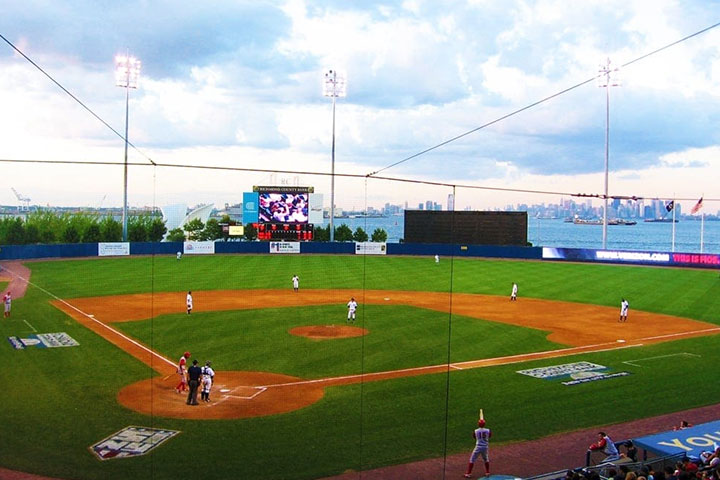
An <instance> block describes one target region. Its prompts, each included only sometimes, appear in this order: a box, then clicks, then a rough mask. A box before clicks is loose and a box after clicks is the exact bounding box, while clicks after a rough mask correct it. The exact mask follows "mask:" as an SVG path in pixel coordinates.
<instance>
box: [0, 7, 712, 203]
mask: <svg viewBox="0 0 720 480" xmlns="http://www.w3.org/2000/svg"><path fill="white" fill-rule="evenodd" d="M718 7H720V2H717V1H707V0H699V1H670V0H658V1H649V0H630V1H628V0H624V1H619V0H618V1H613V0H610V1H579V2H567V1H562V0H538V1H522V0H509V1H502V2H500V1H492V0H473V1H471V0H468V1H446V2H436V1H430V0H428V1H421V0H415V1H412V0H408V1H398V2H386V1H363V2H331V1H302V0H288V1H218V2H212V3H211V4H208V3H206V2H200V3H198V2H196V3H192V2H191V3H187V2H181V3H178V2H169V1H154V2H148V1H134V0H130V1H128V2H120V3H118V2H105V1H99V2H98V1H84V2H83V1H74V0H69V1H66V2H41V1H36V0H28V1H25V2H18V1H12V2H10V5H8V6H6V7H4V12H3V15H2V18H0V33H1V34H2V35H3V36H4V37H6V38H7V39H8V40H9V41H10V42H12V43H13V44H15V45H16V46H17V47H18V48H19V49H21V50H22V51H23V52H24V53H25V54H26V55H28V56H29V57H30V58H32V59H33V61H35V62H36V63H37V64H38V65H40V66H41V67H42V68H43V69H45V70H46V71H47V72H48V73H49V74H51V75H52V76H53V77H54V78H55V79H56V80H57V81H58V82H59V83H61V84H62V85H63V86H64V87H65V88H67V89H68V90H69V91H71V92H72V93H73V94H74V95H76V96H77V97H78V98H80V99H81V100H82V101H83V102H84V103H85V104H86V105H88V106H89V107H90V108H91V109H93V111H95V112H96V113H97V114H98V115H99V116H101V117H102V118H103V119H104V120H105V121H107V122H108V123H109V124H110V125H112V126H113V127H114V128H115V129H116V130H118V131H121V132H122V131H123V130H124V120H125V118H124V113H125V109H124V106H125V105H124V102H125V97H124V94H123V91H122V90H121V89H119V88H117V87H115V86H114V79H113V58H114V56H115V55H116V54H117V53H123V52H125V51H129V52H130V53H131V54H132V55H135V56H137V57H138V58H139V59H141V61H142V76H141V83H140V88H138V89H137V90H133V91H131V93H130V134H129V137H130V141H131V142H133V143H134V144H135V145H136V146H137V147H138V148H139V149H140V150H141V151H142V152H143V154H145V155H148V156H150V157H151V158H153V159H154V160H155V161H157V162H161V163H172V164H193V165H211V166H223V167H241V168H251V169H252V168H263V169H264V168H269V169H279V170H299V171H306V172H328V171H329V168H330V167H329V163H330V144H331V106H330V101H329V99H328V98H325V97H323V96H322V94H321V78H322V73H323V71H324V69H325V68H328V67H331V68H336V69H340V70H343V71H345V72H347V77H348V95H347V97H346V98H342V99H338V102H337V108H336V114H337V123H336V139H337V148H336V164H335V167H336V172H339V173H350V174H360V175H364V174H367V173H370V172H373V171H376V170H378V169H382V168H384V167H386V166H388V165H391V164H393V163H395V162H398V161H399V160H402V159H404V158H407V157H409V156H411V155H413V154H415V153H418V152H420V151H422V150H424V149H426V148H428V147H431V146H433V145H436V144H438V143H440V142H443V141H445V140H447V139H449V138H452V137H454V136H456V135H459V134H462V133H464V132H467V131H469V130H472V129H474V128H476V127H478V126H480V125H483V124H485V123H487V122H490V121H492V120H495V119H497V118H499V117H501V116H503V115H506V114H507V113H510V112H512V111H514V110H517V109H519V108H522V107H525V106H526V105H529V104H531V103H533V102H535V101H537V100H539V99H542V98H544V97H547V96H549V95H552V94H555V93H557V92H559V91H561V90H563V89H565V88H567V87H570V86H572V85H575V84H577V83H580V82H582V81H584V80H587V79H589V78H592V77H593V76H595V75H597V71H598V66H599V64H600V62H601V61H603V60H604V59H606V58H610V59H611V60H612V62H613V64H616V65H622V64H624V63H626V62H628V61H630V60H633V59H635V58H637V57H639V56H641V55H644V54H646V53H648V52H650V51H653V50H655V49H657V48H659V47H662V46H664V45H666V44H669V43H671V42H673V41H676V40H678V39H680V38H682V37H684V36H686V35H689V34H692V33H694V32H696V31H698V30H701V29H703V28H706V27H708V26H710V25H712V24H714V23H716V22H718V21H720V15H718V13H717V12H719V11H720V9H719V8H718ZM0 71H3V72H4V73H3V75H2V78H0V104H1V105H3V109H2V112H3V113H2V115H1V116H0V138H2V141H0V158H2V159H43V160H81V161H118V162H122V147H123V142H122V140H121V139H119V138H117V137H116V136H115V135H114V134H113V133H112V132H110V131H109V130H108V129H107V128H106V127H105V126H103V125H102V124H101V123H100V122H98V121H97V120H96V119H94V118H92V117H91V116H90V115H89V114H88V113H87V112H86V111H85V110H84V109H82V108H81V107H80V106H78V105H77V104H76V103H74V102H73V101H72V100H71V99H70V98H69V97H68V96H67V95H65V94H64V93H63V92H61V91H60V90H59V89H58V88H57V87H56V86H55V85H53V84H52V83H51V82H50V81H49V80H48V79H47V78H46V77H44V76H43V75H42V74H41V73H40V72H38V71H37V70H36V69H35V68H34V67H33V66H32V65H30V64H29V63H28V62H27V61H26V60H24V59H23V58H22V57H20V56H18V55H17V54H16V53H15V52H14V51H13V50H12V49H11V48H10V47H9V46H8V45H7V44H5V43H4V42H0ZM620 78H621V82H622V86H621V87H615V88H612V89H611V92H610V126H611V127H610V170H611V171H610V193H611V194H619V195H626V194H627V195H638V196H648V197H655V196H658V197H672V196H678V197H687V198H695V197H699V196H700V195H705V197H706V198H718V197H720V194H719V193H718V192H717V188H718V187H717V185H718V178H720V174H719V173H718V172H720V160H718V158H719V157H718V154H720V147H718V143H720V128H719V127H720V114H719V113H718V112H720V108H719V107H720V28H717V29H713V30H711V31H709V32H706V33H704V34H702V35H699V36H697V37H695V38H692V39H690V40H688V41H686V42H683V43H682V44H679V45H677V46H675V47H673V48H670V49H668V50H666V51H663V52H661V53H659V54H656V55H654V56H652V57H649V58H647V59H645V60H643V61H640V62H637V63H635V64H633V65H631V66H629V67H628V68H626V69H623V70H622V71H621V72H620ZM605 106H606V105H605V91H604V89H602V88H598V87H597V85H596V83H595V82H591V83H589V84H587V85H584V86H581V87H579V88H577V89H574V90H572V91H570V92H568V93H567V94H564V95H562V96H559V97H556V98H554V99H553V100H550V101H548V102H546V103H543V104H542V105H539V106H537V107H535V108H533V109H530V110H527V111H525V112H522V113H520V114H518V115H515V116H513V117H511V118H509V119H507V120H504V121H502V122H498V123H496V124H494V125H492V126H491V127H488V128H486V129H483V130H480V131H478V132H475V133H472V134H470V135H468V136H466V137H464V138H463V139H461V140H459V141H457V142H453V143H452V144H450V145H447V146H445V147H442V148H439V149H437V150H434V151H433V152H431V153H428V154H426V155H422V156H420V157H418V158H415V159H413V160H410V161H408V162H405V163H402V164H401V165H398V166H396V167H393V168H391V169H388V170H384V171H383V175H387V176H393V177H402V178H418V179H424V180H431V181H439V182H447V183H461V184H474V185H482V186H493V187H501V188H518V189H531V190H547V191H554V192H584V193H602V190H603V169H604V153H605V151H604V138H605V137H604V135H605ZM129 158H130V161H138V162H141V161H143V160H144V157H143V156H142V155H140V154H138V153H137V152H134V151H131V152H130V157H129ZM7 165H8V166H7V167H6V168H5V170H6V175H4V177H5V180H6V182H4V183H6V185H8V188H7V191H4V190H2V189H0V203H2V204H11V203H13V202H14V196H13V193H12V191H10V189H9V186H14V187H15V188H16V189H17V190H18V191H21V192H22V193H23V194H25V195H27V196H30V197H31V198H32V199H33V202H34V203H39V204H52V205H86V204H87V205H94V204H97V203H98V202H100V201H102V202H104V203H105V205H110V204H120V203H121V195H122V189H121V185H120V184H119V182H120V181H121V179H120V177H119V176H118V175H119V173H118V172H119V170H118V167H106V168H100V167H95V168H90V167H83V168H79V167H72V166H67V165H65V166H62V167H55V166H42V167H38V166H37V165H34V166H32V167H28V166H22V165H18V164H7ZM38 173H41V174H40V175H38ZM130 175H131V176H130V186H129V201H130V203H131V205H148V204H153V203H155V204H165V203H170V202H173V201H176V200H178V199H180V198H189V199H190V203H199V202H208V201H212V202H215V203H218V204H222V203H225V202H229V203H233V202H237V201H240V200H241V192H242V191H243V190H248V189H249V188H250V187H251V186H252V185H253V184H258V183H268V182H269V181H271V180H275V181H281V180H282V181H294V180H292V179H288V178H285V177H288V176H290V177H292V176H291V175H288V174H278V175H275V176H271V175H269V174H267V173H255V174H250V173H248V174H245V173H215V172H205V171H201V170H192V171H183V170H177V169H155V170H151V169H147V168H139V167H135V168H132V169H131V172H130ZM300 177H301V178H300V180H299V181H300V183H303V184H313V185H315V186H316V188H317V189H318V190H319V191H322V192H324V193H325V194H326V203H328V197H329V193H328V191H329V186H328V185H327V184H328V183H329V179H328V178H327V177H315V176H308V175H302V176H300ZM338 183H339V186H338V190H337V193H336V198H337V202H336V203H337V204H339V205H341V206H344V207H347V208H349V207H351V206H356V207H357V206H360V205H362V204H363V203H369V204H370V205H371V206H380V205H382V204H384V203H385V202H390V203H400V202H402V201H403V200H408V201H409V203H410V204H411V205H414V204H417V203H418V202H419V201H423V200H425V199H433V200H436V201H439V202H440V201H443V202H444V199H445V198H446V195H447V193H448V189H447V188H431V189H428V188H426V187H419V186H414V187H413V186H410V185H406V184H403V185H392V184H387V183H382V182H380V183H375V184H372V185H371V186H370V187H369V190H368V188H366V187H365V183H364V182H363V181H343V180H338ZM100 199H103V200H100ZM558 200H559V197H558V196H555V195H540V196H538V195H529V196H528V195H523V194H520V193H516V194H507V195H505V194H497V193H489V192H475V191H464V192H463V194H462V195H459V196H458V202H457V206H458V207H459V208H463V207H464V206H472V207H473V208H492V207H496V206H503V205H505V204H507V203H518V202H528V203H541V202H556V201H558ZM687 203H688V207H689V205H690V203H692V202H690V201H688V202H687ZM719 207H720V206H718V205H710V209H711V211H716V210H717V209H718V208H719Z"/></svg>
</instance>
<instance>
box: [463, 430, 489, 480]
mask: <svg viewBox="0 0 720 480" xmlns="http://www.w3.org/2000/svg"><path fill="white" fill-rule="evenodd" d="M491 436H492V432H491V431H490V429H489V428H485V420H484V419H482V418H481V419H480V420H478V428H476V429H475V431H474V432H473V438H474V439H475V449H474V450H473V451H472V454H471V455H470V462H469V463H468V467H467V471H466V472H465V475H463V476H464V477H465V478H471V477H472V470H473V467H474V466H475V460H477V458H478V457H482V459H483V461H484V462H485V476H486V477H487V476H488V475H490V457H489V456H488V449H489V447H490V437H491Z"/></svg>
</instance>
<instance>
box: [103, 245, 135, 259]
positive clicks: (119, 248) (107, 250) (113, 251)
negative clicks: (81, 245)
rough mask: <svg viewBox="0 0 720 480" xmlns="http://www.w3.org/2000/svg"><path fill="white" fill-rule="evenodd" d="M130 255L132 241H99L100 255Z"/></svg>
mask: <svg viewBox="0 0 720 480" xmlns="http://www.w3.org/2000/svg"><path fill="white" fill-rule="evenodd" d="M118 255H130V242H100V243H98V256H99V257H111V256H118Z"/></svg>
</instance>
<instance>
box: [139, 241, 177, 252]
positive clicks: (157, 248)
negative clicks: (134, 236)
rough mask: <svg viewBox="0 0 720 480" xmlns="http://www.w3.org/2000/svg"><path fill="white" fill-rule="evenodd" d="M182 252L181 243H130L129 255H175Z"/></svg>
mask: <svg viewBox="0 0 720 480" xmlns="http://www.w3.org/2000/svg"><path fill="white" fill-rule="evenodd" d="M182 251H183V244H182V242H132V243H131V244H130V255H176V254H177V252H182Z"/></svg>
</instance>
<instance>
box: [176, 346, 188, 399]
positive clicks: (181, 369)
mask: <svg viewBox="0 0 720 480" xmlns="http://www.w3.org/2000/svg"><path fill="white" fill-rule="evenodd" d="M188 358H190V352H185V353H183V355H182V357H180V360H179V361H178V366H177V373H178V375H180V383H178V384H177V387H175V391H176V392H177V393H182V392H184V391H186V390H187V376H186V374H187V359H188Z"/></svg>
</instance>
